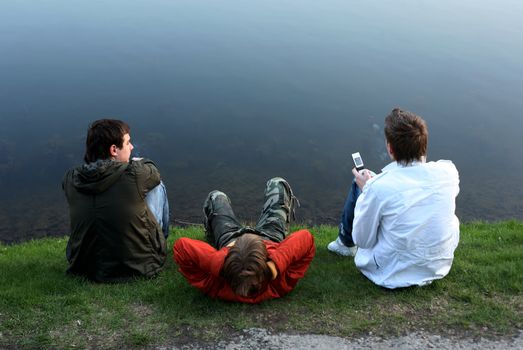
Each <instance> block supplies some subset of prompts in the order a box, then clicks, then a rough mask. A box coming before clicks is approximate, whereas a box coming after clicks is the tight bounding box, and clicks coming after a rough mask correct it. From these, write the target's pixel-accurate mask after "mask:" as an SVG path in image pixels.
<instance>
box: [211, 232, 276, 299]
mask: <svg viewBox="0 0 523 350" xmlns="http://www.w3.org/2000/svg"><path fill="white" fill-rule="evenodd" d="M267 260H268V254H267V249H266V248H265V244H264V243H263V240H262V239H261V237H260V236H258V235H255V234H250V233H247V234H244V235H242V236H240V237H239V238H238V239H237V240H236V241H235V242H234V245H233V246H231V247H230V248H229V253H228V254H227V256H226V257H225V261H224V264H223V268H222V272H221V273H222V276H223V278H224V279H225V280H226V281H227V283H229V285H230V286H231V288H232V291H233V292H234V293H235V294H237V295H239V296H241V297H245V298H253V297H256V296H257V295H259V294H261V293H263V292H264V291H265V290H266V289H267V286H268V284H269V282H270V281H271V279H272V272H271V269H270V268H269V266H268V265H267Z"/></svg>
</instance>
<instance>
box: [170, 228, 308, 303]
mask: <svg viewBox="0 0 523 350" xmlns="http://www.w3.org/2000/svg"><path fill="white" fill-rule="evenodd" d="M263 242H264V243H265V246H266V247H267V253H268V254H269V260H272V261H274V264H275V265H276V269H277V270H278V276H277V277H276V278H275V279H274V280H272V281H271V282H270V283H269V286H268V288H267V290H266V291H265V292H263V293H262V294H260V295H258V296H256V297H254V298H244V297H241V296H239V295H236V294H234V293H233V291H232V289H231V287H230V286H229V285H228V284H227V283H226V282H225V280H224V279H223V278H222V277H221V276H220V271H221V269H222V267H223V262H224V260H225V257H226V256H227V254H228V252H229V248H227V247H223V248H222V249H220V250H216V249H215V248H213V247H212V246H210V245H209V244H207V243H205V242H202V241H198V240H194V239H190V238H180V239H178V240H177V241H176V242H175V243H174V246H173V251H174V259H175V260H176V263H177V264H178V266H179V270H180V272H181V273H182V275H184V277H185V278H186V279H187V281H189V283H190V284H191V285H193V286H194V287H196V288H199V289H200V290H201V291H202V292H203V293H205V294H207V295H209V296H210V297H213V298H219V299H223V300H228V301H240V302H244V303H259V302H261V301H263V300H266V299H272V298H279V297H281V296H283V295H285V294H287V293H289V292H290V291H291V290H292V289H293V288H294V286H295V285H296V283H298V280H299V279H300V278H302V277H303V276H304V275H305V272H306V271H307V269H308V268H309V265H310V263H311V261H312V258H313V257H314V253H315V247H314V238H313V237H312V235H311V234H310V232H309V231H307V230H300V231H297V232H295V233H293V234H292V235H290V236H288V237H287V238H286V239H284V240H283V241H282V242H281V243H275V242H272V241H266V240H264V241H263Z"/></svg>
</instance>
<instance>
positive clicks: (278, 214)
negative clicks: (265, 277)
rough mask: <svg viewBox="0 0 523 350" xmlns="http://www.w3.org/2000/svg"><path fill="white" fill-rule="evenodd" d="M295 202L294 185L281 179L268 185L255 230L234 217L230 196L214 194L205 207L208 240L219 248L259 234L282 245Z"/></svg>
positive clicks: (270, 181)
mask: <svg viewBox="0 0 523 350" xmlns="http://www.w3.org/2000/svg"><path fill="white" fill-rule="evenodd" d="M295 203H297V204H299V203H298V201H297V199H296V197H294V195H293V193H292V189H291V186H290V185H289V184H288V183H287V181H285V180H284V179H282V178H281V177H275V178H272V179H270V180H269V181H268V182H267V187H266V188H265V202H264V204H263V210H262V212H261V215H260V218H259V219H258V223H257V224H256V226H255V227H254V228H252V227H249V226H243V225H242V224H241V223H240V222H239V221H238V220H237V219H236V216H235V215H234V212H233V210H232V207H231V201H230V199H229V197H227V195H226V194H225V193H223V192H220V191H212V192H211V193H209V195H208V196H207V199H206V200H205V202H204V204H203V214H204V225H205V237H206V239H207V241H208V242H209V243H210V244H212V245H213V246H214V247H215V248H216V249H220V248H222V247H224V246H226V245H227V244H229V243H230V242H231V241H233V240H235V239H237V238H238V237H239V236H241V235H243V234H245V233H254V234H257V235H260V236H261V237H262V238H263V239H268V240H271V241H274V242H281V241H282V240H283V239H285V236H286V235H287V233H288V232H289V225H290V221H291V216H294V206H295Z"/></svg>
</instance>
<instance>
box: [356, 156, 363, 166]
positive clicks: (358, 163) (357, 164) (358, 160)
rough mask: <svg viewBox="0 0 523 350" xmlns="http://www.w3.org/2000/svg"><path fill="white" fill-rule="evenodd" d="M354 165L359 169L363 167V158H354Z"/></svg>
mask: <svg viewBox="0 0 523 350" xmlns="http://www.w3.org/2000/svg"><path fill="white" fill-rule="evenodd" d="M354 164H355V165H356V167H357V168H359V167H360V166H363V162H362V161H361V157H354Z"/></svg>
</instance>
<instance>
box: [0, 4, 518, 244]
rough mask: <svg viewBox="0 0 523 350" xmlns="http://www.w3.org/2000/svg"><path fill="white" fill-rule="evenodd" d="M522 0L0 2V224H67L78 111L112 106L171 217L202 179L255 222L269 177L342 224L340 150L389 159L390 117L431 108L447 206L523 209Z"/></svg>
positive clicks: (81, 129) (311, 218)
mask: <svg viewBox="0 0 523 350" xmlns="http://www.w3.org/2000/svg"><path fill="white" fill-rule="evenodd" d="M521 13H523V3H521V2H519V1H515V0H506V1H502V2H496V3H493V2H489V1H475V2H468V1H464V2H454V1H450V0H444V1H438V2H420V1H412V0H402V1H399V2H394V3H383V2H379V3H371V2H350V1H349V2H346V1H334V2H329V3H324V2H314V1H308V0H305V1H302V2H300V3H299V4H297V3H296V4H291V3H281V2H279V1H272V0H268V1H263V2H256V3H244V2H242V3H238V2H236V1H222V2H219V3H215V2H210V1H208V2H194V1H176V2H172V1H166V0H153V1H133V2H126V1H125V2H124V1H122V0H116V1H113V2H111V5H110V6H109V5H108V6H106V7H104V8H103V9H102V8H100V7H99V5H97V4H96V3H95V2H86V3H83V4H81V5H80V4H77V3H75V4H72V3H68V2H63V1H59V0H53V1H48V2H37V1H27V2H2V4H1V5H0V33H2V35H1V36H0V52H2V55H0V73H1V76H2V79H1V80H0V186H2V196H1V197H0V240H2V241H14V240H25V239H29V238H32V237H41V236H46V235H62V234H66V233H67V232H68V218H67V207H66V204H65V198H64V196H63V193H62V189H61V179H62V176H63V174H64V172H65V171H66V169H68V168H70V167H72V166H75V165H78V164H80V163H81V161H82V157H83V144H84V137H85V132H86V129H87V125H88V124H89V122H90V121H92V120H94V119H97V118H102V117H117V118H121V119H124V120H126V121H127V122H129V124H130V125H131V128H132V131H131V133H132V138H133V143H134V145H135V146H136V148H135V154H136V155H140V156H145V157H150V158H152V159H153V160H154V161H155V162H156V163H157V165H158V166H159V168H160V170H161V172H162V175H163V177H164V181H165V183H166V184H167V187H168V194H169V199H170V201H171V208H172V209H173V215H174V218H175V219H180V220H183V221H191V222H193V221H194V222H199V221H200V214H201V205H202V202H203V200H204V198H205V197H206V195H207V193H208V192H209V191H211V190H213V189H221V190H223V191H224V192H226V193H228V194H229V196H230V198H231V199H232V201H233V205H234V208H235V211H236V212H237V214H238V216H239V217H240V218H243V219H244V220H249V221H255V220H256V218H257V216H258V214H259V211H260V210H261V205H262V203H261V201H262V196H263V187H264V183H265V181H266V180H267V179H268V178H270V177H273V176H282V177H285V178H287V179H288V180H289V182H290V183H291V185H292V186H293V188H294V191H295V193H296V194H297V196H298V197H299V198H300V201H301V203H302V207H301V208H300V209H298V211H297V215H298V219H299V220H300V221H301V222H302V223H304V224H307V225H310V224H316V223H331V224H335V223H337V221H338V216H339V212H340V210H341V207H342V205H343V201H344V199H345V195H346V191H347V189H348V185H349V183H350V178H351V173H350V167H351V161H350V153H352V152H355V151H359V152H360V153H361V154H362V156H363V158H364V160H365V163H366V165H367V166H368V167H369V168H371V169H373V170H379V169H380V168H382V167H383V166H385V165H386V164H387V161H388V160H387V154H386V150H385V147H384V137H383V118H384V116H385V115H386V114H387V113H388V112H389V111H390V110H391V109H392V108H393V107H395V106H402V107H404V108H406V109H409V110H412V111H414V112H417V113H419V114H421V115H422V116H423V117H424V118H425V119H426V120H427V122H428V125H429V131H430V139H429V160H436V159H441V158H443V159H452V160H453V161H454V162H455V163H456V165H457V167H458V169H459V171H460V175H461V193H460V195H459V197H458V216H459V217H460V218H461V219H462V220H465V221H468V220H473V219H487V220H496V219H505V218H523V214H522V213H523V210H522V200H521V198H523V193H522V192H523V186H522V185H521V181H520V180H519V179H518V178H519V177H520V176H518V175H519V174H520V173H522V172H523V157H521V155H520V150H519V148H520V147H519V141H518V140H519V139H520V137H521V135H520V134H521V131H522V130H523V118H521V116H520V115H521V110H523V100H522V99H521V98H520V97H521V94H522V93H523V81H522V80H521V78H520V77H521V76H523V45H522V44H521V43H523V24H522V22H521V20H520V15H519V14H521Z"/></svg>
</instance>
